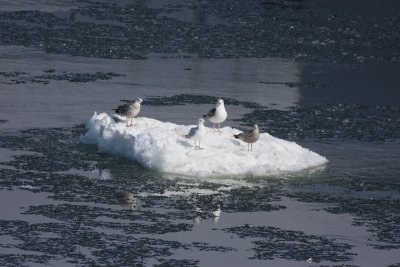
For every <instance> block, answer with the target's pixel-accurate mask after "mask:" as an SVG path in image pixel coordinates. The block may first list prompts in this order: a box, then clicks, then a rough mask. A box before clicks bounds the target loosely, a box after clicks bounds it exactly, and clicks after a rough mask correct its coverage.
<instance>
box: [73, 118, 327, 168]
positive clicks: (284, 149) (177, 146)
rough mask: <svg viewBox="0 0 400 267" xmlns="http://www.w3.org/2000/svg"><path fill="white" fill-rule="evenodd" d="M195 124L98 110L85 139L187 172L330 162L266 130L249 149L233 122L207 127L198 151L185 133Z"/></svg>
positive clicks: (154, 164) (146, 162) (149, 164)
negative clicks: (129, 119)
mask: <svg viewBox="0 0 400 267" xmlns="http://www.w3.org/2000/svg"><path fill="white" fill-rule="evenodd" d="M192 127H193V125H188V126H185V125H177V124H174V123H169V122H161V121H158V120H155V119H149V118H144V117H141V118H136V119H135V120H134V122H133V126H132V127H126V126H125V123H124V122H116V121H115V120H114V119H113V118H112V117H111V116H109V115H108V114H106V113H101V114H97V113H95V114H94V115H93V117H92V118H91V119H90V120H89V122H88V123H87V125H86V128H87V132H86V134H84V135H83V136H82V137H81V142H83V143H86V144H95V145H97V146H98V148H99V151H100V152H106V153H111V154H114V155H120V156H124V157H128V158H131V159H133V160H135V161H137V162H139V163H140V164H142V165H143V166H145V167H147V168H150V169H153V170H157V171H161V172H166V173H175V174H183V175H188V176H228V175H254V176H263V175H270V174H276V173H281V172H297V171H301V170H305V169H309V168H314V167H318V166H321V165H323V164H325V163H327V159H326V158H324V157H323V156H320V155H318V154H317V153H314V152H312V151H310V150H308V149H306V148H303V147H301V146H299V145H297V144H296V143H294V142H288V141H285V140H282V139H279V138H275V137H273V136H271V135H269V134H268V133H262V134H261V136H260V139H259V140H258V142H257V143H255V144H254V145H253V151H247V145H246V144H244V143H243V142H241V141H239V140H237V139H235V138H234V137H233V135H234V134H238V133H239V132H240V131H239V130H237V129H234V128H231V127H224V128H222V129H221V130H222V133H215V132H212V131H211V129H208V133H207V136H206V137H205V138H204V139H203V141H202V146H203V148H204V149H202V150H195V149H193V145H192V141H191V140H188V139H186V138H185V135H186V134H187V133H188V132H189V129H190V128H192Z"/></svg>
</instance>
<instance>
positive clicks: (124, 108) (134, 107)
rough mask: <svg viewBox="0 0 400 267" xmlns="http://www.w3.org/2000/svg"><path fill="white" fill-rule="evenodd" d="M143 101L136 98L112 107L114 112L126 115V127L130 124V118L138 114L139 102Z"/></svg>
mask: <svg viewBox="0 0 400 267" xmlns="http://www.w3.org/2000/svg"><path fill="white" fill-rule="evenodd" d="M142 102H143V100H142V99H141V98H136V99H135V100H133V101H130V102H129V103H127V104H125V105H121V106H118V107H117V108H116V109H113V110H114V111H115V113H117V114H119V115H122V116H125V117H126V127H129V126H132V119H133V118H134V117H135V116H137V114H139V111H140V104H141V103H142ZM128 118H130V119H131V125H128Z"/></svg>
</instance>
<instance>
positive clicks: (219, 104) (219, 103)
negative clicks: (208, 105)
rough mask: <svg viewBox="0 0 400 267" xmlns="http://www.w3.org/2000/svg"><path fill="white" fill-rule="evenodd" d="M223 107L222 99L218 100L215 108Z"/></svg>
mask: <svg viewBox="0 0 400 267" xmlns="http://www.w3.org/2000/svg"><path fill="white" fill-rule="evenodd" d="M223 105H224V100H223V99H222V98H220V99H218V102H217V107H219V106H223Z"/></svg>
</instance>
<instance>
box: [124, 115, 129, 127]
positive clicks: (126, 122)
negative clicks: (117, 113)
mask: <svg viewBox="0 0 400 267" xmlns="http://www.w3.org/2000/svg"><path fill="white" fill-rule="evenodd" d="M125 124H126V127H128V117H126V120H125Z"/></svg>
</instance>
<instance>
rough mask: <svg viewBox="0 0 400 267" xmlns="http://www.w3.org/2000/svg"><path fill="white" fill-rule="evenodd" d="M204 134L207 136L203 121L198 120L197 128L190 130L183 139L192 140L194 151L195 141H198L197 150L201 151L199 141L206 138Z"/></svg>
mask: <svg viewBox="0 0 400 267" xmlns="http://www.w3.org/2000/svg"><path fill="white" fill-rule="evenodd" d="M206 134H207V131H206V127H205V126H204V120H203V119H199V121H198V123H197V127H193V128H191V129H190V131H189V133H188V134H187V135H185V137H186V138H189V139H191V140H193V142H194V148H195V149H196V141H199V147H198V148H199V149H201V147H200V141H201V140H203V138H204V137H205V136H206Z"/></svg>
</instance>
